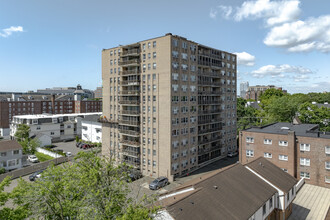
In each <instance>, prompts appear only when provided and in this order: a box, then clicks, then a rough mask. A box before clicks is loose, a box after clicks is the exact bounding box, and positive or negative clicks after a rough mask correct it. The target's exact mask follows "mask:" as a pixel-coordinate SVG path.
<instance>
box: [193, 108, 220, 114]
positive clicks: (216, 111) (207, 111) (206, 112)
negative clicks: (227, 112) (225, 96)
mask: <svg viewBox="0 0 330 220" xmlns="http://www.w3.org/2000/svg"><path fill="white" fill-rule="evenodd" d="M214 113H216V114H220V113H221V109H214V110H199V111H198V114H200V115H208V114H214Z"/></svg>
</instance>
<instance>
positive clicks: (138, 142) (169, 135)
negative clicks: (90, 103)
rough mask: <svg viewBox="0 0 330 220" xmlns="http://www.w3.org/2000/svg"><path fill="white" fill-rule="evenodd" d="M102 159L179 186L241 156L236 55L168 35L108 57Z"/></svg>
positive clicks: (112, 52)
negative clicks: (230, 155) (183, 178)
mask: <svg viewBox="0 0 330 220" xmlns="http://www.w3.org/2000/svg"><path fill="white" fill-rule="evenodd" d="M102 84H103V104H104V105H103V115H104V117H105V118H104V119H105V120H104V122H105V123H103V128H102V132H103V135H102V138H103V140H102V147H103V149H102V151H103V154H104V155H108V156H110V155H112V156H113V157H115V158H116V159H117V161H118V162H126V163H129V164H131V165H133V166H135V167H137V168H140V169H141V171H142V172H143V174H144V175H153V176H167V177H169V178H173V177H175V176H180V175H184V174H187V173H189V172H191V171H192V170H195V169H197V168H199V167H201V166H203V165H206V164H208V163H210V162H212V161H214V160H218V159H220V158H223V157H225V156H226V155H227V152H228V151H235V150H236V148H237V146H236V55H234V54H231V53H228V52H224V51H220V50H217V49H214V48H211V47H208V46H204V45H201V44H198V43H196V42H193V41H190V40H187V39H186V38H183V37H180V36H176V35H172V34H166V35H165V36H161V37H157V38H153V39H148V40H144V41H140V42H137V43H134V44H130V45H124V46H119V47H115V48H111V49H104V50H103V51H102Z"/></svg>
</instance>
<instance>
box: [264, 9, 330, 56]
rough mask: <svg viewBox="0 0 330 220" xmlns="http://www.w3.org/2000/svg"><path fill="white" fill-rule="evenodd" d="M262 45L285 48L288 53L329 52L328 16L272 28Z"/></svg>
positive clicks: (329, 27) (329, 30) (329, 18)
mask: <svg viewBox="0 0 330 220" xmlns="http://www.w3.org/2000/svg"><path fill="white" fill-rule="evenodd" d="M264 43H265V44H266V45H267V46H274V47H282V48H287V49H288V51H289V52H309V51H312V50H318V51H321V52H330V15H326V16H320V17H318V18H309V19H307V20H306V21H301V20H299V21H295V22H291V23H285V24H283V25H280V26H278V27H273V28H272V29H271V30H270V32H269V33H268V34H267V36H266V38H265V40H264Z"/></svg>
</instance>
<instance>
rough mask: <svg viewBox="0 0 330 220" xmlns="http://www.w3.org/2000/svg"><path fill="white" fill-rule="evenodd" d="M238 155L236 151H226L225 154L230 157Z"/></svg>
mask: <svg viewBox="0 0 330 220" xmlns="http://www.w3.org/2000/svg"><path fill="white" fill-rule="evenodd" d="M237 155H238V152H228V154H227V156H228V157H230V158H232V157H236V156H237Z"/></svg>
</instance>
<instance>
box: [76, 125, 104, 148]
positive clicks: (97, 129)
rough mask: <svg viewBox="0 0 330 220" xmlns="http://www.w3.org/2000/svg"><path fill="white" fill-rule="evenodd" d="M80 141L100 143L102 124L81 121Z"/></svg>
mask: <svg viewBox="0 0 330 220" xmlns="http://www.w3.org/2000/svg"><path fill="white" fill-rule="evenodd" d="M81 129H82V130H81V139H82V140H83V141H89V142H93V143H102V124H101V123H100V122H97V121H90V120H82V121H81Z"/></svg>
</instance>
